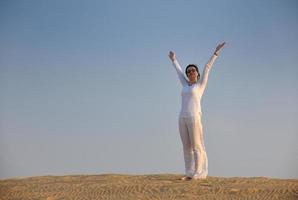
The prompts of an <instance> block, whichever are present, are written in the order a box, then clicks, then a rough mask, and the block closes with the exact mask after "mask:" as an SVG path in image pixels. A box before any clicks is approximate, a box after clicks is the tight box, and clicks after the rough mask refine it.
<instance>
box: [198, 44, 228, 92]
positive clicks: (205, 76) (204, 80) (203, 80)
mask: <svg viewBox="0 0 298 200" xmlns="http://www.w3.org/2000/svg"><path fill="white" fill-rule="evenodd" d="M224 45H225V42H223V43H221V44H219V45H218V46H217V47H216V49H215V51H214V53H213V55H212V56H211V58H210V59H209V61H208V62H207V64H206V65H205V68H204V71H203V75H202V78H201V79H200V80H199V82H200V84H201V86H202V89H203V90H205V88H206V85H207V82H208V76H209V71H210V69H211V67H212V65H213V63H214V61H215V60H216V58H217V57H218V55H219V52H220V50H221V49H222V48H223V47H224Z"/></svg>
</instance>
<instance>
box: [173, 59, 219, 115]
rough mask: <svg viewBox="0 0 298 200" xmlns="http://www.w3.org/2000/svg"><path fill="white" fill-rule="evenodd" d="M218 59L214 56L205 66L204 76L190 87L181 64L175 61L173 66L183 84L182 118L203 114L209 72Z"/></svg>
mask: <svg viewBox="0 0 298 200" xmlns="http://www.w3.org/2000/svg"><path fill="white" fill-rule="evenodd" d="M216 58H217V56H216V55H214V54H213V55H212V56H211V58H210V59H209V61H208V62H207V64H206V65H205V68H204V71H203V74H202V75H201V77H200V79H199V80H198V81H197V82H196V83H195V84H192V85H188V84H189V81H188V78H186V77H185V76H184V73H183V71H182V69H181V66H180V64H179V63H178V61H177V60H174V61H173V66H174V67H175V69H176V72H177V74H178V77H179V80H180V82H181V84H182V92H181V96H182V102H181V110H180V114H179V116H180V117H190V116H199V115H201V114H202V111H201V98H202V95H203V93H204V90H205V88H206V85H207V82H208V76H209V71H210V69H211V67H212V65H213V63H214V61H215V59H216Z"/></svg>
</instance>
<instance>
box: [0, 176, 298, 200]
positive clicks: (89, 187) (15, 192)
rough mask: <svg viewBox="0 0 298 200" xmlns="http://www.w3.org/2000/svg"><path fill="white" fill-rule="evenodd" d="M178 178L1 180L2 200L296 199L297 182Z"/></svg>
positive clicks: (263, 179) (104, 177)
mask: <svg viewBox="0 0 298 200" xmlns="http://www.w3.org/2000/svg"><path fill="white" fill-rule="evenodd" d="M181 177H182V176H181V175H176V174H175V175H174V174H160V175H158V174H157V175H117V174H105V175H77V176H42V177H30V178H19V179H6V180H1V181H0V199H1V200H10V199H14V200H20V199H22V200H23V199H24V200H25V199H33V200H37V199H44V200H58V199H59V200H62V199H72V200H76V199H77V200H79V199H84V200H85V199H109V200H122V199H128V200H134V199H139V200H143V199H150V200H151V199H162V200H168V199H171V200H174V199H175V200H177V199H183V200H187V199H192V200H193V199H229V200H231V199H270V200H273V199H293V200H294V199H298V180H297V179H287V180H286V179H270V178H264V177H254V178H243V177H241V178H240V177H235V178H222V177H208V178H207V179H205V180H191V181H181V180H179V179H180V178H181Z"/></svg>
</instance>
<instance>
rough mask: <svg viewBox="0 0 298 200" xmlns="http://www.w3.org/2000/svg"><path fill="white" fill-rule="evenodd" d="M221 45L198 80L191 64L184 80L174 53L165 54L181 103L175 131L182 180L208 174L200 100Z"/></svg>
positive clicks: (202, 177) (198, 75) (221, 45)
mask: <svg viewBox="0 0 298 200" xmlns="http://www.w3.org/2000/svg"><path fill="white" fill-rule="evenodd" d="M224 45H225V42H223V43H221V44H219V45H218V46H217V47H216V49H215V51H214V53H213V55H212V56H211V58H210V59H209V61H208V63H207V64H206V65H205V68H204V71H203V74H202V78H200V73H199V70H198V67H197V66H196V65H194V64H190V65H188V66H187V67H186V69H185V74H186V76H187V77H185V76H184V73H183V72H182V69H181V67H180V65H179V63H178V61H177V59H176V55H175V53H174V52H172V51H170V53H169V57H170V59H171V61H172V62H173V66H174V67H175V69H176V72H177V74H178V77H179V80H180V82H181V84H182V92H181V96H182V103H181V110H180V114H179V132H180V137H181V141H182V144H183V153H184V162H185V176H184V177H183V178H182V180H191V179H205V178H206V177H207V174H208V159H207V154H206V150H205V146H204V140H203V127H202V123H201V117H202V111H201V98H202V95H203V93H204V90H205V88H206V85H207V81H208V75H209V71H210V69H211V67H212V65H213V63H214V61H215V59H216V58H217V57H218V55H219V52H220V50H221V49H222V48H223V47H224Z"/></svg>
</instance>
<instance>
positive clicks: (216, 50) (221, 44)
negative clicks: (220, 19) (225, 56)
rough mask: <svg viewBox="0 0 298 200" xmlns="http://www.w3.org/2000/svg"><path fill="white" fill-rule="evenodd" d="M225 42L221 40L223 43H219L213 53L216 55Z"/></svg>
mask: <svg viewBox="0 0 298 200" xmlns="http://www.w3.org/2000/svg"><path fill="white" fill-rule="evenodd" d="M225 44H226V43H225V42H223V43H220V44H219V45H218V46H217V47H216V49H215V51H214V54H215V55H218V54H219V52H220V50H221V49H222V48H223V47H224V46H225Z"/></svg>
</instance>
